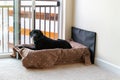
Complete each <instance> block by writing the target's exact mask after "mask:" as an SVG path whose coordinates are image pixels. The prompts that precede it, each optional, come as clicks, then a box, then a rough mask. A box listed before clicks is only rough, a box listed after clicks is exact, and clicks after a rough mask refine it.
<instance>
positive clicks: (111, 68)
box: [95, 58, 120, 74]
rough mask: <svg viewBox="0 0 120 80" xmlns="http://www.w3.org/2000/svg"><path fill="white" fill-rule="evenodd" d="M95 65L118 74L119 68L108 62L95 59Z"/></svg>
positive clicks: (119, 72)
mask: <svg viewBox="0 0 120 80" xmlns="http://www.w3.org/2000/svg"><path fill="white" fill-rule="evenodd" d="M95 64H96V65H98V66H99V67H102V68H104V69H106V70H109V71H111V72H114V73H116V74H120V66H117V65H114V64H112V63H110V62H108V61H105V60H103V59H99V58H96V60H95Z"/></svg>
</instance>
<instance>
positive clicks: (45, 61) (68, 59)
mask: <svg viewBox="0 0 120 80" xmlns="http://www.w3.org/2000/svg"><path fill="white" fill-rule="evenodd" d="M69 43H70V44H71V46H72V49H43V50H30V49H27V48H22V49H19V48H16V47H14V48H13V50H14V52H16V51H17V52H18V53H19V54H20V55H21V57H22V64H23V66H24V67H26V68H49V67H52V66H54V65H58V64H69V63H79V62H84V63H85V64H87V65H89V64H91V62H90V52H89V49H88V48H87V47H86V46H84V45H82V44H80V43H77V42H74V41H69Z"/></svg>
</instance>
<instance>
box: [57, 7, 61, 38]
mask: <svg viewBox="0 0 120 80" xmlns="http://www.w3.org/2000/svg"><path fill="white" fill-rule="evenodd" d="M59 17H60V7H59V6H58V15H57V22H58V24H57V25H58V37H59V34H60V30H59V29H60V18H59Z"/></svg>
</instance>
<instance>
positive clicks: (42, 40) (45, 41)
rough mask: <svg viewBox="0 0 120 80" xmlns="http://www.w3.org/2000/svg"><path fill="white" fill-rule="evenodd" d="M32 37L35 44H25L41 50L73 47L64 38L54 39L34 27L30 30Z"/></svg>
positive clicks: (30, 47)
mask: <svg viewBox="0 0 120 80" xmlns="http://www.w3.org/2000/svg"><path fill="white" fill-rule="evenodd" d="M30 37H32V38H33V42H34V46H24V47H26V48H29V49H33V50H41V49H54V48H62V49H70V48H72V46H71V45H70V44H69V43H68V42H67V41H66V40H62V39H58V40H53V39H51V38H48V37H46V36H45V35H43V33H42V32H41V31H40V30H37V29H34V30H32V31H31V32H30ZM22 47H23V46H19V48H22Z"/></svg>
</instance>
